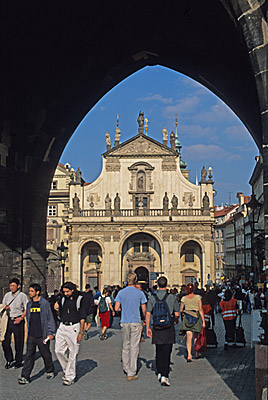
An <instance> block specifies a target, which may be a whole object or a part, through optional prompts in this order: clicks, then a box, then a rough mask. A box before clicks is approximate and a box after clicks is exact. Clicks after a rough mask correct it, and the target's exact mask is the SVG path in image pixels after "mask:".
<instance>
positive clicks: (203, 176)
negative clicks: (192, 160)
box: [201, 166, 207, 183]
mask: <svg viewBox="0 0 268 400" xmlns="http://www.w3.org/2000/svg"><path fill="white" fill-rule="evenodd" d="M206 182H207V170H206V168H205V166H203V168H202V170H201V183H206Z"/></svg>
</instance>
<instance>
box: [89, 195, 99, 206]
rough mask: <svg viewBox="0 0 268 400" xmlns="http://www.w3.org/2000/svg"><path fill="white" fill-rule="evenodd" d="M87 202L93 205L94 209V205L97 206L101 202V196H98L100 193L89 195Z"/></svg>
mask: <svg viewBox="0 0 268 400" xmlns="http://www.w3.org/2000/svg"><path fill="white" fill-rule="evenodd" d="M87 202H88V203H93V207H94V205H97V204H98V203H99V202H100V196H99V195H98V193H89V195H88V196H87ZM90 207H91V206H90ZM91 208H92V207H91Z"/></svg>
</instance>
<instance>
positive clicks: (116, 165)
mask: <svg viewBox="0 0 268 400" xmlns="http://www.w3.org/2000/svg"><path fill="white" fill-rule="evenodd" d="M105 168H106V171H107V172H116V171H120V169H121V164H120V161H119V159H118V158H116V157H111V158H108V160H107V162H106V167H105Z"/></svg>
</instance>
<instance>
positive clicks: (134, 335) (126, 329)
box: [121, 322, 141, 376]
mask: <svg viewBox="0 0 268 400" xmlns="http://www.w3.org/2000/svg"><path fill="white" fill-rule="evenodd" d="M121 327H122V335H123V349H122V362H123V370H124V371H125V372H126V373H127V375H128V376H134V375H136V373H137V360H138V355H139V343H140V338H141V324H140V322H137V323H136V322H134V323H129V324H121Z"/></svg>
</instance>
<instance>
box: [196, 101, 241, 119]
mask: <svg viewBox="0 0 268 400" xmlns="http://www.w3.org/2000/svg"><path fill="white" fill-rule="evenodd" d="M193 118H194V120H196V121H205V122H207V123H208V122H209V123H220V122H227V121H235V120H236V118H237V117H236V116H235V114H234V113H233V112H232V110H231V109H230V108H229V107H228V106H227V105H226V104H225V103H223V102H222V101H220V100H218V102H217V103H216V104H214V105H213V106H211V107H210V110H209V111H207V112H202V113H199V114H196V115H195V116H194V117H193Z"/></svg>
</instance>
